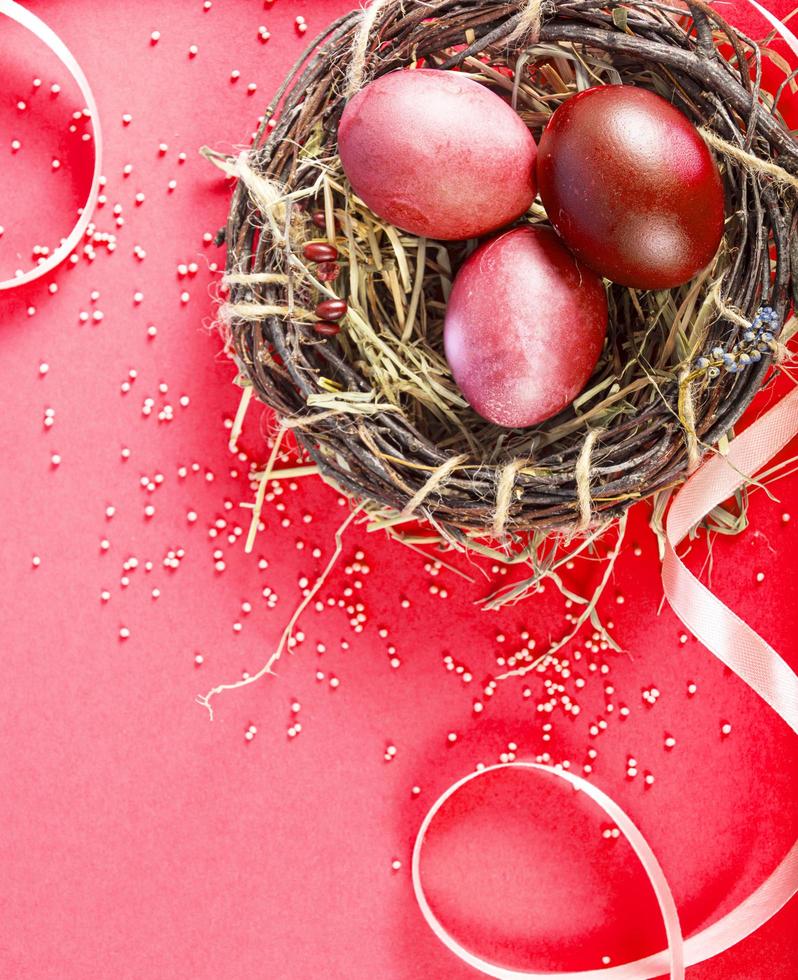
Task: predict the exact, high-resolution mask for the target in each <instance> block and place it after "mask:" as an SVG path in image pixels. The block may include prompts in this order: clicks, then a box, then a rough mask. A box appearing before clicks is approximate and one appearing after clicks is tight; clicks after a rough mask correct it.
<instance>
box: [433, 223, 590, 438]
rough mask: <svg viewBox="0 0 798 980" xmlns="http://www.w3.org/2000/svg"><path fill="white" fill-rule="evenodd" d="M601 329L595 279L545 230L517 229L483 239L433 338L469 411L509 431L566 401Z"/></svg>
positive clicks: (584, 374) (585, 373) (581, 379)
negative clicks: (436, 338) (437, 336)
mask: <svg viewBox="0 0 798 980" xmlns="http://www.w3.org/2000/svg"><path fill="white" fill-rule="evenodd" d="M606 332H607V297H606V294H605V292H604V285H603V283H602V281H601V280H600V279H599V277H598V276H596V275H595V274H594V273H593V272H591V271H590V270H589V269H588V268H586V267H584V266H580V265H579V263H578V262H577V260H576V259H575V258H574V257H573V255H571V253H570V252H569V251H568V250H567V249H566V248H565V247H564V246H563V244H562V242H560V240H559V239H558V238H557V236H556V235H555V234H554V232H553V231H550V230H549V229H547V228H533V227H532V226H530V225H525V226H523V227H521V228H514V229H512V230H511V231H506V232H504V234H502V235H498V236H497V237H495V238H492V239H490V240H489V241H487V242H485V243H484V244H483V245H481V246H480V247H479V248H478V249H477V250H476V252H474V253H473V255H471V256H469V258H468V259H466V261H465V262H464V263H463V265H462V266H461V268H460V271H459V272H458V273H457V277H456V278H455V281H454V285H453V287H452V292H451V295H450V296H449V303H448V305H447V307H446V321H445V324H444V332H443V339H444V347H445V350H446V358H447V360H448V362H449V367H450V368H451V370H452V374H453V376H454V379H455V381H456V382H457V384H458V386H459V387H460V390H461V391H462V392H463V395H465V397H466V399H467V400H468V402H469V404H470V405H471V407H472V408H473V409H474V410H475V411H476V412H478V413H479V414H480V415H481V416H483V418H486V419H488V420H489V421H491V422H495V423H496V424H497V425H503V426H506V427H508V428H513V427H516V426H517V427H523V426H528V425H534V424H535V423H537V422H541V421H542V420H543V419H547V418H549V417H550V416H552V415H556V414H557V412H559V411H560V410H561V409H563V408H565V406H566V405H568V404H569V403H570V402H572V401H573V400H574V398H575V397H576V396H577V395H578V394H579V392H580V391H581V390H582V388H583V387H584V386H585V383H586V382H587V380H588V378H589V377H590V375H591V374H592V372H593V368H594V367H595V366H596V362H597V361H598V358H599V355H600V354H601V350H602V347H603V346H604V337H605V335H606Z"/></svg>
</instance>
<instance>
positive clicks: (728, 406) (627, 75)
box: [224, 0, 798, 542]
mask: <svg viewBox="0 0 798 980" xmlns="http://www.w3.org/2000/svg"><path fill="white" fill-rule="evenodd" d="M534 6H535V5H534V4H531V3H527V2H524V3H507V2H504V3H485V2H481V0H433V2H424V3H421V2H414V0H403V2H400V0H383V2H382V3H379V4H375V5H374V6H373V7H372V8H371V14H369V13H368V12H367V13H366V15H365V19H364V15H363V12H356V13H353V14H350V15H347V16H345V17H343V18H341V19H340V20H339V21H337V22H335V23H334V24H332V25H331V26H330V28H328V30H327V31H326V32H325V34H324V35H322V37H321V38H319V39H317V41H316V42H314V44H313V45H312V46H311V48H310V49H309V50H308V52H307V53H306V56H305V57H303V59H302V60H301V61H300V63H299V64H298V65H297V66H296V67H295V69H294V70H293V72H292V73H291V74H290V75H289V76H288V78H287V79H286V82H285V84H284V86H283V87H282V88H281V90H280V92H278V94H277V96H276V98H275V101H274V102H273V104H272V105H271V106H270V107H269V109H268V111H267V113H266V115H265V117H264V123H263V125H262V126H261V129H260V131H259V134H258V136H257V138H256V141H255V143H254V145H253V147H252V149H251V150H250V151H248V152H247V153H245V154H242V155H241V156H240V157H239V158H237V159H232V158H231V159H229V160H227V161H226V162H225V166H226V167H227V169H228V171H229V172H231V173H232V174H234V175H235V176H237V177H238V178H239V180H238V184H237V188H236V191H235V193H234V196H233V202H232V206H231V211H230V216H229V220H228V224H227V228H226V232H225V236H226V244H227V284H228V287H229V291H230V292H229V301H228V303H227V305H226V309H225V313H224V318H225V322H226V324H227V328H228V330H229V340H230V342H231V345H232V347H233V349H234V351H235V354H236V356H237V359H238V361H239V364H240V366H241V368H242V373H243V375H244V377H245V379H246V383H248V384H251V385H252V386H253V388H254V390H255V392H256V394H257V395H258V397H259V398H260V399H261V400H262V401H263V402H265V403H266V404H268V405H270V406H271V407H273V408H274V409H275V410H276V411H277V413H278V415H279V416H280V418H281V419H282V420H283V422H284V424H285V425H286V426H290V427H292V428H295V430H296V433H297V438H298V439H299V441H300V442H301V443H302V445H303V446H304V447H305V448H306V450H307V451H308V453H309V454H310V455H311V456H312V457H313V459H314V460H315V461H316V463H317V464H318V466H319V469H320V471H321V473H322V475H323V476H324V477H325V478H326V479H327V480H328V481H330V482H331V483H333V484H335V485H336V486H338V487H340V488H341V489H343V490H344V491H346V492H347V493H348V494H350V495H352V496H353V497H355V498H357V499H358V500H359V501H365V502H366V505H367V507H368V508H369V510H370V512H371V513H372V514H374V515H375V516H377V517H378V518H381V519H383V520H386V521H396V520H397V519H407V518H410V517H411V516H413V515H416V516H419V517H423V518H426V519H428V520H429V521H431V522H432V524H433V525H434V526H435V527H436V528H437V529H438V530H439V531H440V533H441V534H442V535H444V536H446V537H447V538H448V539H450V540H453V541H459V542H465V541H468V540H470V539H474V538H476V537H478V536H480V535H486V534H492V535H500V534H502V533H505V532H524V531H529V530H538V531H540V530H544V531H549V530H553V529H571V530H573V529H578V530H584V529H586V528H587V527H588V526H589V525H591V523H592V524H595V523H597V522H604V521H608V520H611V519H613V518H615V517H617V516H618V515H620V514H621V513H622V512H623V511H624V510H625V509H626V508H627V507H628V506H629V505H630V504H631V503H633V502H634V501H636V500H639V499H641V498H643V497H647V496H649V495H651V494H654V493H657V492H658V491H661V490H663V489H667V488H670V487H672V486H674V485H676V484H677V483H678V482H679V481H680V480H681V479H682V478H683V477H684V475H685V473H686V471H687V470H688V468H690V467H691V466H694V465H695V463H696V462H697V461H698V459H699V458H700V456H701V455H702V453H703V452H704V451H705V450H706V449H707V448H709V447H711V446H712V445H714V444H715V443H717V441H718V440H719V439H720V438H721V437H723V436H725V435H726V434H727V433H728V432H729V431H730V429H731V428H732V426H733V425H734V423H735V422H736V421H737V419H738V418H739V416H740V415H741V414H742V412H743V411H744V409H745V408H746V407H747V405H748V404H749V402H750V400H751V398H752V397H753V396H754V394H755V393H756V392H757V391H758V390H759V388H760V387H761V386H762V384H763V383H764V381H765V379H766V376H767V372H768V368H769V365H770V362H771V357H772V350H773V349H775V344H776V341H775V337H774V340H773V341H772V342H771V343H770V345H769V346H768V347H767V349H766V350H765V351H764V352H763V353H761V354H759V360H757V361H755V362H752V363H749V364H748V365H747V366H746V367H745V368H744V369H743V370H740V371H736V372H734V373H730V372H726V371H721V372H720V373H719V374H717V376H715V372H714V370H713V369H712V368H713V366H714V365H715V364H716V363H718V356H717V351H718V350H722V351H723V352H724V353H728V352H733V351H735V350H742V349H744V347H745V340H744V338H745V334H746V331H747V330H748V329H749V324H750V323H751V321H753V320H754V318H755V316H756V314H757V310H759V309H760V308H761V307H763V306H769V307H772V308H773V310H774V311H775V315H776V320H775V323H776V324H780V323H783V321H784V318H785V315H786V314H787V312H788V310H789V307H790V304H791V302H792V298H793V297H792V293H793V290H794V281H793V269H794V267H795V264H796V263H797V262H798V255H796V254H794V253H795V246H794V245H793V247H792V251H793V254H791V247H790V241H791V235H792V237H793V239H794V238H795V235H794V231H795V225H796V196H798V195H796V187H797V186H798V179H797V178H796V174H798V144H796V143H795V141H794V140H793V138H792V136H791V134H790V133H789V131H788V130H787V129H786V127H785V126H784V124H783V122H782V121H781V119H780V117H779V115H778V107H777V105H776V104H775V100H774V99H773V97H771V96H769V95H768V94H767V93H765V92H764V91H763V90H761V88H760V87H759V79H760V75H761V61H762V48H761V47H760V46H759V45H757V44H755V43H754V42H753V41H752V40H750V39H748V38H747V37H745V36H744V35H742V34H740V33H739V32H738V31H736V30H735V29H734V28H732V27H730V26H729V25H728V24H726V23H725V22H724V21H723V20H722V19H721V18H720V17H719V15H718V14H717V13H715V12H714V11H712V10H710V9H709V8H708V7H706V6H705V5H704V4H703V3H691V4H690V13H689V14H687V13H686V12H685V11H681V10H678V9H677V8H671V7H669V6H668V5H666V4H658V3H641V2H630V3H624V4H616V3H608V4H598V3H596V2H593V0H590V2H587V0H583V2H554V3H548V4H546V5H545V6H544V7H543V15H542V22H541V23H540V26H539V31H538V25H537V18H536V17H535V16H534V15H535V10H533V7H534ZM537 12H538V13H539V12H540V5H539V4H537ZM522 18H525V20H522ZM530 30H531V31H532V33H531V34H530ZM535 35H537V36H535ZM353 48H354V49H355V50H356V51H359V52H360V53H362V62H361V60H360V59H359V58H358V59H357V60H356V61H355V62H354V66H355V68H356V69H357V71H356V76H357V77H356V82H355V84H361V83H362V82H363V81H364V80H367V79H369V78H371V77H373V76H375V75H378V74H382V73H384V72H387V71H392V70H395V69H398V68H402V67H410V66H413V65H419V63H423V64H424V66H425V67H447V68H451V69H457V70H461V71H465V72H468V73H469V75H470V76H471V77H473V78H475V79H477V80H478V81H480V82H482V83H483V84H485V85H488V86H490V87H491V88H493V89H494V90H496V91H498V92H500V93H503V94H505V96H506V97H508V98H511V99H512V100H513V104H514V105H515V106H516V108H517V110H518V112H519V113H520V114H521V116H522V118H523V119H524V120H525V121H526V122H527V124H528V125H529V126H530V128H531V130H532V132H533V134H534V135H535V137H536V138H537V137H539V135H540V132H541V130H542V128H543V126H544V125H545V123H546V121H547V119H548V118H549V116H550V115H551V113H552V112H553V111H554V110H555V109H556V108H557V106H558V105H559V104H560V103H561V102H562V101H563V100H564V99H565V98H567V97H569V96H570V95H571V94H573V92H575V91H579V90H582V89H584V88H587V87H590V86H592V85H596V84H617V83H619V82H622V83H624V84H634V85H640V86H643V87H645V88H648V89H651V90H653V91H657V92H659V94H661V95H664V96H665V97H666V98H668V99H669V100H671V101H673V102H674V104H675V105H677V107H678V108H680V109H681V110H682V111H683V112H685V114H686V115H688V116H689V117H690V118H691V119H692V120H693V121H694V122H695V124H696V125H697V126H698V127H699V128H700V129H701V131H702V133H704V135H705V138H706V139H707V141H708V142H709V143H710V145H711V146H712V147H713V149H714V151H715V153H716V155H717V157H718V161H719V164H720V166H721V171H722V176H723V180H724V187H725V193H726V215H727V221H726V233H725V236H724V241H723V244H722V246H721V249H720V250H719V252H718V255H717V257H716V259H715V261H714V262H713V264H712V265H711V266H710V267H709V268H708V269H706V270H705V271H704V272H703V273H702V274H701V275H699V276H698V277H697V278H696V279H694V280H692V281H691V282H689V283H687V284H685V285H684V286H682V287H680V288H678V289H675V290H670V291H656V292H654V291H650V292H642V291H636V290H631V289H627V288H625V287H621V286H617V285H614V284H609V285H608V300H609V309H610V327H609V332H608V338H607V343H606V346H605V350H604V353H603V355H602V357H601V359H600V361H599V364H598V365H597V367H596V370H595V372H594V374H593V376H592V378H591V380H590V381H589V382H588V384H587V386H586V388H585V390H584V392H583V393H582V394H581V395H580V396H579V397H578V398H577V399H576V400H575V402H574V403H573V404H572V405H571V406H569V408H568V409H566V410H565V411H563V412H562V413H560V414H559V415H558V416H556V417H555V418H553V419H550V420H548V421H547V422H545V423H543V424H542V425H540V426H537V427H534V428H531V429H519V430H507V429H501V428H498V427H496V426H493V425H491V424H490V423H487V422H486V421H485V420H483V419H481V418H480V417H479V416H477V415H476V414H475V413H474V412H473V411H472V410H471V409H470V408H469V407H468V405H467V404H466V403H465V401H464V399H463V397H462V395H461V394H460V392H459V391H458V389H457V387H456V385H455V384H454V382H453V380H452V377H451V374H450V372H449V369H448V366H447V364H446V361H445V358H444V357H443V346H442V326H443V314H444V311H445V303H446V298H447V295H448V290H449V288H450V286H451V281H452V276H453V270H456V269H457V267H458V266H459V264H460V263H461V262H462V260H463V258H464V257H465V256H466V255H467V254H469V252H470V251H471V250H472V249H473V247H474V246H475V244H476V243H475V242H468V243H441V242H433V241H431V240H424V239H419V238H415V237H414V236H411V235H407V234H405V233H404V232H400V231H398V230H397V229H395V228H393V227H392V226H390V225H387V224H386V223H384V222H382V221H381V220H380V219H379V218H377V217H376V216H374V215H373V214H372V213H371V212H370V211H368V209H367V208H366V207H365V206H364V205H363V204H362V202H360V201H358V199H357V198H356V197H355V196H354V195H353V194H352V191H351V188H349V186H348V184H347V182H346V180H345V178H344V176H343V173H342V171H341V167H340V162H339V160H338V157H337V152H336V132H337V124H338V120H339V118H340V114H341V111H342V110H343V107H344V105H345V102H346V97H347V93H348V92H349V91H350V90H351V85H352V75H351V72H348V69H351V68H352V65H353V60H352V51H353ZM315 210H322V211H324V213H325V222H324V224H325V227H324V229H323V230H320V229H319V228H318V227H316V226H315V225H314V224H313V223H312V221H311V219H310V216H309V215H310V213H311V212H313V211H315ZM525 220H527V221H532V222H545V220H546V216H545V213H544V211H543V210H542V208H541V207H540V204H539V203H535V204H534V205H533V206H532V208H531V210H530V212H529V213H528V215H527V216H526V217H525ZM325 236H326V238H327V240H329V241H334V242H335V244H336V246H337V248H338V250H339V253H340V259H339V261H338V262H337V263H335V264H334V267H332V266H329V265H328V266H319V267H317V266H315V265H314V264H312V263H308V262H306V261H305V260H304V259H303V258H302V247H303V244H304V243H305V242H307V241H308V240H310V239H318V238H320V237H325ZM333 296H336V297H340V298H343V299H345V300H346V301H347V303H348V304H349V313H348V315H347V317H346V319H345V321H344V322H343V325H342V331H341V333H340V334H339V335H338V336H337V337H335V338H321V337H319V336H318V335H317V334H316V333H314V331H313V327H312V321H313V319H314V317H313V314H312V310H313V308H314V306H315V305H316V303H317V302H318V301H319V299H323V298H327V297H333ZM776 329H777V328H776ZM772 332H775V330H774V331H772ZM766 346H767V345H766ZM713 352H715V353H714V354H713ZM700 357H705V358H706V360H707V364H704V365H703V366H700V367H697V366H696V364H697V359H698V358H700ZM699 363H700V362H699Z"/></svg>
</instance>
